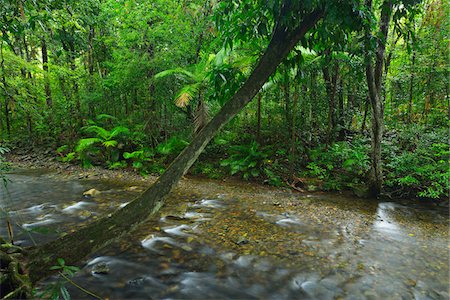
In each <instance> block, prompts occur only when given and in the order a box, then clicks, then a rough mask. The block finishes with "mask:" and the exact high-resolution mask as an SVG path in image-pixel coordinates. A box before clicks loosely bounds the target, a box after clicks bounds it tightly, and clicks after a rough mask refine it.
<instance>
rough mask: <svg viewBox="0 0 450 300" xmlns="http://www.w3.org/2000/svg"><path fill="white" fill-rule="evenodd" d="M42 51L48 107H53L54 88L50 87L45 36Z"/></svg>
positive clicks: (42, 41)
mask: <svg viewBox="0 0 450 300" xmlns="http://www.w3.org/2000/svg"><path fill="white" fill-rule="evenodd" d="M41 52H42V69H43V70H44V89H45V101H46V103H47V106H48V107H52V106H53V100H52V90H51V89H50V79H49V77H48V53H47V43H46V41H45V39H44V38H42V40H41Z"/></svg>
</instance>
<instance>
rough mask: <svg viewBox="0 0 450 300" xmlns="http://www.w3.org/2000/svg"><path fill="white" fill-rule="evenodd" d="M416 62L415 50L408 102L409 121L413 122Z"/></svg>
mask: <svg viewBox="0 0 450 300" xmlns="http://www.w3.org/2000/svg"><path fill="white" fill-rule="evenodd" d="M415 63H416V51H414V50H413V53H412V59H411V77H410V78H409V103H408V123H409V124H411V123H412V119H413V117H412V115H413V98H414V95H413V92H414V66H415Z"/></svg>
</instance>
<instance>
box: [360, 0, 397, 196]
mask: <svg viewBox="0 0 450 300" xmlns="http://www.w3.org/2000/svg"><path fill="white" fill-rule="evenodd" d="M366 5H367V8H369V9H371V8H372V0H366ZM392 6H393V3H392V0H385V1H384V2H383V4H382V9H381V17H380V29H379V30H380V32H379V35H378V36H379V38H378V41H377V49H376V55H375V67H374V66H373V64H372V57H371V55H370V54H369V53H370V52H371V51H370V40H371V39H372V38H373V37H372V33H371V32H370V28H369V27H368V28H367V29H366V45H365V46H366V55H367V59H366V78H367V86H368V90H369V98H370V104H371V106H372V153H371V172H370V183H369V192H370V194H371V195H372V196H375V197H377V196H379V194H380V192H381V187H382V184H383V171H382V168H381V140H382V137H383V130H384V99H383V93H382V80H383V62H384V56H385V50H386V44H387V37H388V31H389V22H390V20H391V15H392Z"/></svg>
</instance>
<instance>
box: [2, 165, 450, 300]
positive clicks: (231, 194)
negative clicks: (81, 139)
mask: <svg viewBox="0 0 450 300" xmlns="http://www.w3.org/2000/svg"><path fill="white" fill-rule="evenodd" d="M7 176H8V178H9V180H10V181H9V182H8V183H7V185H6V187H4V186H2V188H1V194H0V195H1V202H0V204H1V209H2V211H1V215H2V220H4V219H6V218H8V219H9V220H10V221H11V223H12V224H14V226H13V227H14V233H15V234H14V239H15V243H17V244H19V245H22V246H31V245H34V244H41V243H45V242H47V241H50V240H52V239H55V238H57V237H58V236H60V235H63V234H66V233H67V232H70V231H73V230H76V229H77V228H78V227H79V226H83V225H84V224H86V223H89V222H90V221H92V220H95V219H96V218H99V217H100V216H101V215H103V214H105V213H110V212H112V211H114V210H116V209H118V208H120V207H121V206H123V205H126V204H127V203H128V202H130V201H132V199H134V198H135V197H137V196H138V195H139V193H141V192H142V191H143V190H144V189H145V188H146V187H147V186H149V185H150V184H151V182H152V180H147V179H135V178H133V179H124V178H122V179H121V178H115V179H114V180H108V179H100V178H93V179H92V178H91V177H88V178H84V177H83V176H78V177H80V178H78V177H77V176H69V175H67V174H63V173H61V172H59V173H57V172H54V171H49V170H45V169H36V170H15V171H12V172H10V173H9V174H8V175H7ZM89 189H95V190H97V191H99V193H98V194H97V195H94V196H93V197H89V196H84V195H83V193H84V192H85V191H87V190H89ZM448 220H449V215H448V207H441V206H439V205H436V204H433V203H431V202H420V201H418V200H416V199H405V200H401V201H392V202H387V201H377V200H370V199H360V198H355V197H353V196H350V195H344V194H336V193H309V194H308V193H299V192H296V191H291V190H288V189H275V188H271V187H267V186H261V185H255V184H251V183H242V182H239V181H225V182H223V181H212V180H206V179H198V178H197V179H192V178H191V179H184V180H182V181H181V182H180V184H179V185H178V187H177V188H176V189H175V190H174V191H173V192H172V193H171V194H170V196H169V197H168V199H167V202H166V205H165V206H164V207H163V209H162V210H161V211H160V213H159V214H158V215H157V216H155V218H153V219H152V220H149V221H148V222H145V223H144V224H142V225H141V226H139V228H138V229H137V230H136V231H134V232H132V233H129V234H128V235H127V236H125V237H124V238H123V239H122V240H121V241H118V242H116V243H114V244H112V245H110V246H108V247H107V248H105V249H103V250H102V251H100V252H98V253H94V254H92V255H90V256H88V257H87V258H86V260H85V261H82V262H80V265H79V267H80V268H81V270H80V271H79V272H78V273H77V274H76V275H75V276H74V277H73V281H74V282H76V284H78V285H80V286H81V287H83V288H85V289H87V290H89V291H91V292H93V293H95V294H97V295H99V296H100V297H102V298H109V299H448V298H449V264H448V263H449V240H448V234H449V231H448ZM4 224H5V222H3V221H2V226H1V227H0V234H1V235H2V236H3V237H6V236H7V231H6V226H4ZM56 259H57V258H55V264H56ZM57 281H58V278H57V277H53V278H50V279H49V280H47V281H45V282H43V283H42V287H44V288H45V286H46V285H47V286H49V285H50V286H51V285H52V284H54V283H55V282H57ZM66 287H67V289H68V290H69V292H70V294H71V296H72V298H73V299H91V298H92V297H91V296H89V295H87V294H86V293H84V292H83V291H81V290H80V289H78V288H76V287H74V286H73V285H71V284H66Z"/></svg>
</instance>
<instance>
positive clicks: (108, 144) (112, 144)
mask: <svg viewBox="0 0 450 300" xmlns="http://www.w3.org/2000/svg"><path fill="white" fill-rule="evenodd" d="M117 144H118V143H117V141H115V140H109V141H104V142H103V143H102V145H103V146H105V147H106V148H111V147H112V148H114V147H116V146H117Z"/></svg>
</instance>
